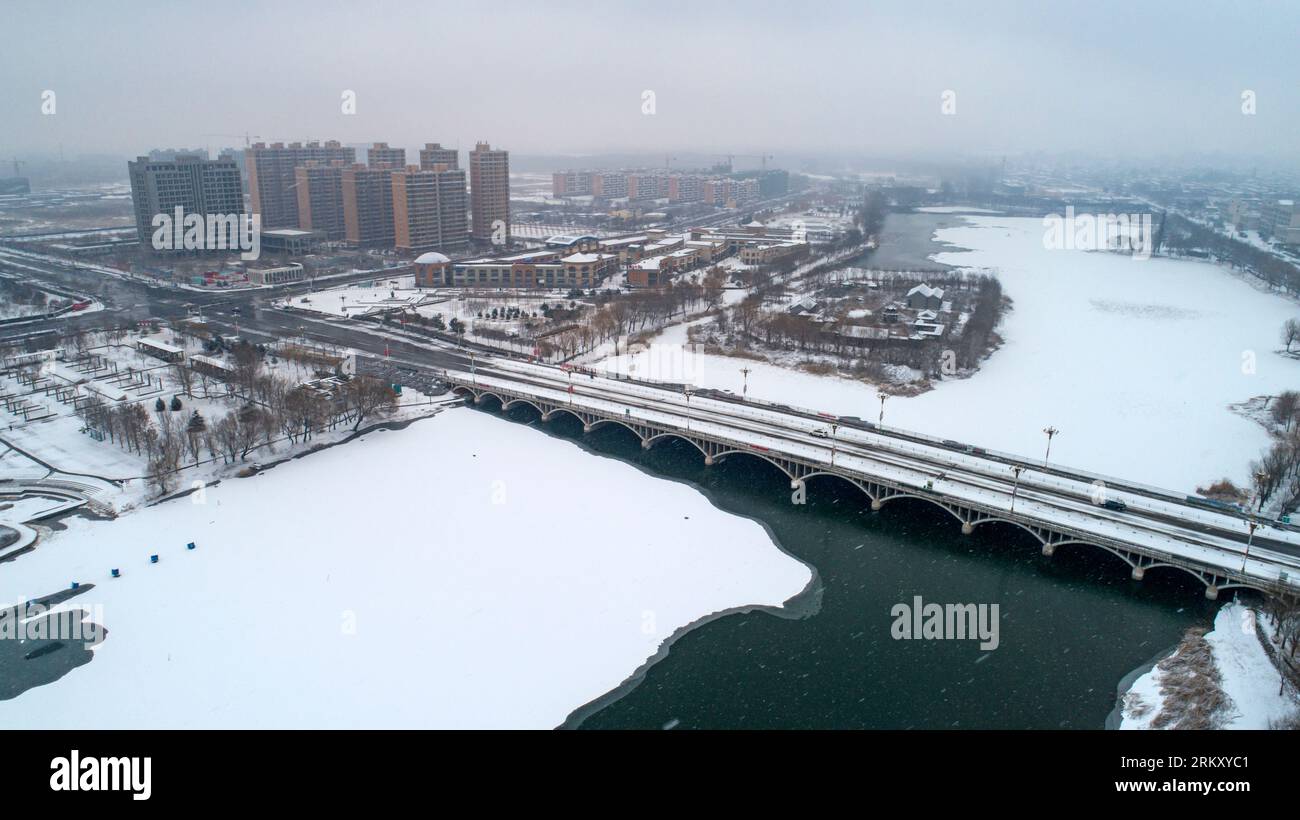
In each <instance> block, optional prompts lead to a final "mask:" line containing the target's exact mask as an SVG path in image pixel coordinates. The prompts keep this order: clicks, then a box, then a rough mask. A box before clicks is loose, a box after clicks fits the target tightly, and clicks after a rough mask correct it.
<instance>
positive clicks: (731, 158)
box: [727, 154, 776, 171]
mask: <svg viewBox="0 0 1300 820" xmlns="http://www.w3.org/2000/svg"><path fill="white" fill-rule="evenodd" d="M736 157H742V158H744V159H757V160H761V161H762V163H763V170H764V171H766V170H767V161H768V160H769V159H776V157H774V156H772V155H771V154H727V170H728V171H734V170H735V169H736Z"/></svg>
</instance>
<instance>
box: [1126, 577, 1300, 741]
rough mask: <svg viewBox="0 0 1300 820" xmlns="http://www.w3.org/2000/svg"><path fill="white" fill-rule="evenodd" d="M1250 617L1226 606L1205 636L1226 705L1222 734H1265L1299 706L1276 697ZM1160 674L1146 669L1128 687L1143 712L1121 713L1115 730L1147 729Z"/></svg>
mask: <svg viewBox="0 0 1300 820" xmlns="http://www.w3.org/2000/svg"><path fill="white" fill-rule="evenodd" d="M1256 617H1257V615H1256V613H1255V611H1254V610H1252V609H1250V608H1248V607H1246V606H1244V605H1242V604H1239V603H1236V602H1233V603H1230V604H1227V605H1226V606H1224V607H1223V608H1221V609H1220V610H1219V613H1218V615H1217V616H1216V617H1215V619H1214V629H1213V631H1211V632H1208V633H1206V635H1205V640H1206V642H1207V643H1209V645H1210V650H1211V652H1212V653H1213V656H1214V664H1215V666H1216V667H1217V668H1218V670H1219V674H1220V675H1221V676H1222V683H1221V686H1222V688H1223V692H1224V694H1226V695H1227V696H1228V698H1230V699H1231V701H1232V702H1231V704H1230V705H1229V706H1228V707H1227V709H1226V712H1225V714H1224V715H1223V718H1224V725H1223V728H1225V729H1267V728H1269V721H1278V720H1281V719H1283V718H1285V717H1287V716H1288V715H1290V714H1292V713H1293V712H1295V711H1296V709H1300V701H1297V700H1296V698H1295V697H1294V695H1293V694H1292V693H1291V692H1290V691H1284V692H1283V694H1281V695H1279V694H1278V684H1279V681H1280V678H1279V675H1278V671H1277V669H1276V667H1274V666H1273V663H1272V662H1271V661H1270V660H1269V659H1268V655H1267V654H1265V652H1264V648H1263V647H1262V646H1261V645H1260V643H1259V638H1258V637H1257V636H1256V634H1255V618H1256ZM1161 674H1162V673H1161V671H1160V670H1159V669H1157V668H1152V669H1151V670H1150V671H1149V672H1147V673H1146V674H1144V675H1141V676H1139V677H1138V678H1137V679H1136V680H1134V681H1133V684H1132V686H1130V687H1129V690H1128V693H1127V696H1129V697H1136V699H1137V701H1136V702H1140V703H1141V704H1143V706H1144V707H1145V708H1144V709H1139V710H1137V711H1139V712H1141V714H1134V713H1133V711H1132V710H1125V713H1124V714H1123V715H1122V717H1121V722H1120V728H1121V729H1147V728H1150V724H1151V721H1152V720H1153V719H1154V718H1155V717H1156V715H1157V714H1159V712H1160V708H1161V706H1162V705H1163V702H1164V698H1163V696H1162V695H1161V692H1160V677H1161Z"/></svg>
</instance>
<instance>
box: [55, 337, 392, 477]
mask: <svg viewBox="0 0 1300 820" xmlns="http://www.w3.org/2000/svg"><path fill="white" fill-rule="evenodd" d="M235 362H236V369H235V373H234V375H233V377H232V379H231V381H230V384H231V385H233V386H234V387H235V390H234V392H232V393H230V394H229V395H228V396H227V397H226V399H227V400H228V401H229V402H230V403H231V404H232V405H234V406H233V407H232V409H231V410H230V411H229V412H227V413H225V414H224V415H223V416H221V417H220V418H218V419H216V420H215V421H213V422H211V423H209V421H208V420H207V419H206V418H205V417H204V416H203V415H202V414H201V413H199V412H198V411H194V412H192V413H191V414H190V415H189V416H188V417H186V416H184V415H179V414H177V413H175V412H171V411H166V410H164V411H160V412H158V413H157V414H156V417H153V416H151V414H150V413H149V411H148V410H147V409H146V408H145V405H144V404H141V403H135V402H129V403H113V404H111V403H109V402H107V401H105V400H104V399H103V398H101V397H98V396H94V397H91V398H89V399H88V400H86V401H83V402H81V403H80V405H79V407H78V409H77V413H78V415H79V416H80V417H81V419H82V420H83V422H84V423H85V424H86V426H87V427H89V428H91V429H94V430H99V431H101V432H102V433H103V435H105V436H106V437H107V438H108V439H109V441H111V442H114V443H116V444H118V445H119V446H121V447H123V448H124V449H126V450H127V451H128V452H133V453H137V454H139V455H141V456H143V457H145V459H146V461H147V462H148V478H149V481H150V482H151V484H152V485H153V486H154V487H155V488H156V489H157V491H158V492H159V493H166V492H169V491H170V490H171V489H172V485H173V482H174V480H175V474H176V473H177V472H178V471H179V470H180V469H181V468H183V467H185V466H190V465H197V464H198V463H200V461H201V459H202V457H203V454H204V453H205V452H206V453H207V454H208V457H209V458H211V459H213V460H215V459H218V458H220V459H222V461H223V462H224V463H226V464H231V463H234V462H236V461H245V460H247V459H248V456H249V454H250V453H252V452H253V451H254V450H256V449H258V448H260V447H268V448H270V449H272V450H273V449H274V445H275V443H276V442H277V441H280V440H286V439H287V440H288V441H289V443H290V444H291V445H293V444H297V443H300V442H305V441H308V440H310V439H311V438H312V437H313V436H314V435H316V434H317V433H320V432H324V431H327V430H333V429H335V428H337V427H338V426H340V425H346V424H351V425H352V429H353V430H354V431H356V430H359V429H360V428H361V426H362V425H363V424H364V423H365V422H366V421H368V420H371V419H374V418H376V417H379V416H383V415H386V414H387V413H389V412H391V411H392V410H393V409H394V408H395V407H396V405H397V395H396V393H394V392H393V389H392V387H391V386H390V385H388V384H387V383H385V382H384V381H383V380H381V379H378V378H375V377H373V376H364V375H362V376H355V377H352V378H350V379H347V380H346V381H340V382H337V383H336V384H334V385H333V386H332V387H331V388H320V387H315V386H308V385H302V384H295V383H293V382H291V381H290V380H288V379H285V378H283V377H281V376H278V375H276V374H273V373H266V372H263V370H262V367H261V360H260V357H259V356H257V355H254V356H247V355H245V356H237V357H236V359H235ZM176 374H177V378H176V384H177V386H178V387H179V388H180V390H181V392H182V393H183V394H185V395H189V396H190V397H191V398H192V397H193V389H194V386H195V385H196V384H198V383H203V384H206V383H207V382H208V381H210V379H209V378H208V377H202V378H195V377H194V374H193V373H192V372H191V371H189V370H188V369H187V368H184V367H178V368H176ZM187 462H188V463H187Z"/></svg>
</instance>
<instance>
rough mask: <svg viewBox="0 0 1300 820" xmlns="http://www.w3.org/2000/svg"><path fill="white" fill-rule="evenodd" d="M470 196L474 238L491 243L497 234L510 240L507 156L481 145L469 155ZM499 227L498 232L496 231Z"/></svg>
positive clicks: (504, 153) (505, 240)
mask: <svg viewBox="0 0 1300 820" xmlns="http://www.w3.org/2000/svg"><path fill="white" fill-rule="evenodd" d="M469 193H470V210H471V211H472V215H473V221H472V222H471V226H472V228H473V236H474V238H475V239H478V240H481V241H484V242H490V241H492V240H493V234H494V232H496V235H497V238H498V239H499V240H500V241H503V242H505V243H509V241H510V154H509V152H507V151H501V150H496V151H494V150H492V146H491V145H489V144H488V143H486V142H480V143H478V144H477V145H475V146H474V150H473V151H471V152H470V153H469ZM497 227H500V228H501V229H502V230H503V231H504V234H502V232H501V231H498V230H497Z"/></svg>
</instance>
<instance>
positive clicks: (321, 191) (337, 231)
mask: <svg viewBox="0 0 1300 820" xmlns="http://www.w3.org/2000/svg"><path fill="white" fill-rule="evenodd" d="M294 180H295V182H294V185H295V187H294V191H295V192H296V193H297V195H298V227H299V228H301V229H302V230H304V231H320V232H321V233H322V234H323V235H324V236H325V238H326V239H343V238H344V236H345V233H346V224H345V221H344V218H343V163H342V162H333V163H330V164H329V165H323V164H321V163H319V162H308V163H306V164H305V165H299V166H298V167H297V168H295V169H294Z"/></svg>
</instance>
